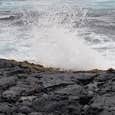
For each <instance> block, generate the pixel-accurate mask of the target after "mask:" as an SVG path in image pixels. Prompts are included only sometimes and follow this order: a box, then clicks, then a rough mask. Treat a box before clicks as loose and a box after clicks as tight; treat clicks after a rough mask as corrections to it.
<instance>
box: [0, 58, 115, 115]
mask: <svg viewBox="0 0 115 115" xmlns="http://www.w3.org/2000/svg"><path fill="white" fill-rule="evenodd" d="M0 115H115V70H113V69H110V70H108V71H97V70H96V71H85V72H83V71H81V72H72V71H70V72H69V71H68V72H67V71H57V70H56V69H53V68H52V69H51V68H44V67H43V66H40V65H35V64H30V63H28V62H16V61H13V60H12V61H10V60H4V59H2V60H0Z"/></svg>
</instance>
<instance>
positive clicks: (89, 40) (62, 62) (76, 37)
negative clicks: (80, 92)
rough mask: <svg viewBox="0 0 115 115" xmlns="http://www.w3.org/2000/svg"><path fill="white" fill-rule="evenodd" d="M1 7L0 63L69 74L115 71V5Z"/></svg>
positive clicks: (33, 0) (103, 1)
mask: <svg viewBox="0 0 115 115" xmlns="http://www.w3.org/2000/svg"><path fill="white" fill-rule="evenodd" d="M0 4H1V6H0V27H1V28H0V58H6V59H16V60H19V61H24V60H27V61H29V62H33V63H39V64H42V65H44V66H47V67H56V68H60V69H67V70H90V69H108V68H111V67H112V68H114V67H115V61H114V60H115V33H114V31H115V21H114V19H115V10H114V6H115V1H114V0H81V1H79V0H24V1H23V0H7V1H3V0H1V1H0Z"/></svg>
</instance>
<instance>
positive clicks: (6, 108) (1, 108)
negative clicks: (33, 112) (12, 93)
mask: <svg viewBox="0 0 115 115" xmlns="http://www.w3.org/2000/svg"><path fill="white" fill-rule="evenodd" d="M15 110H16V107H15V106H13V105H12V104H9V103H6V102H4V103H0V113H5V114H10V113H12V112H13V111H15Z"/></svg>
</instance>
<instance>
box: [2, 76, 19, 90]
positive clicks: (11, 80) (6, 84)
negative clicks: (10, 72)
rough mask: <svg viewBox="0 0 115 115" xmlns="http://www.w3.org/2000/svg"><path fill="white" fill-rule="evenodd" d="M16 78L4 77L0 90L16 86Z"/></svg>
mask: <svg viewBox="0 0 115 115" xmlns="http://www.w3.org/2000/svg"><path fill="white" fill-rule="evenodd" d="M16 80H17V78H16V77H2V78H1V79H0V88H1V89H2V88H8V87H10V86H13V85H15V84H16Z"/></svg>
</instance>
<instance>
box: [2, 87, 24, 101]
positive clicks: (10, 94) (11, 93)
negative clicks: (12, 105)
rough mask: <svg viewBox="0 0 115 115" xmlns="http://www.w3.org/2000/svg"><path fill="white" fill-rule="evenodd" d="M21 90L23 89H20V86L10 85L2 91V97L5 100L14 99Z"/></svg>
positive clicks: (18, 95)
mask: <svg viewBox="0 0 115 115" xmlns="http://www.w3.org/2000/svg"><path fill="white" fill-rule="evenodd" d="M22 92H23V89H21V88H20V87H16V86H15V87H11V88H10V89H9V90H6V91H4V92H3V94H2V97H3V98H4V99H5V100H6V101H10V102H11V101H16V100H17V99H18V98H19V97H20V95H21V93H22Z"/></svg>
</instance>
